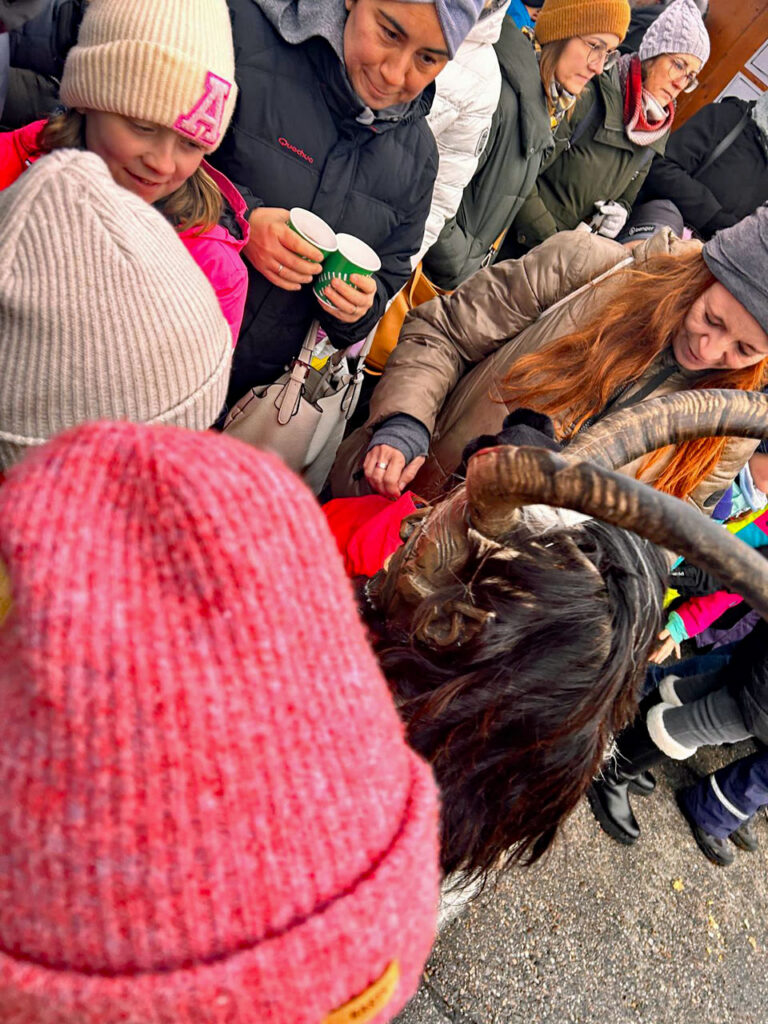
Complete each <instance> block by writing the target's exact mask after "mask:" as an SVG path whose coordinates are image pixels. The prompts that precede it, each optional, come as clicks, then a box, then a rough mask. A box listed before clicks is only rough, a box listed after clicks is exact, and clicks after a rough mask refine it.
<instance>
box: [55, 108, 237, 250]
mask: <svg viewBox="0 0 768 1024" xmlns="http://www.w3.org/2000/svg"><path fill="white" fill-rule="evenodd" d="M85 118H86V115H85V114H80V113H79V112H78V111H77V110H63V111H59V112H58V113H54V114H52V115H51V117H50V118H49V119H48V121H46V123H45V124H44V125H43V127H42V129H41V130H40V134H39V135H38V137H37V144H38V146H39V148H40V151H41V152H42V153H51V152H52V151H53V150H54V149H85V148H86V145H85ZM154 205H155V206H156V207H157V209H158V210H159V211H160V212H161V213H162V214H163V216H164V217H165V218H166V219H167V220H169V221H170V222H171V224H173V226H174V228H175V229H176V230H177V231H178V232H179V233H181V232H182V231H189V230H190V229H192V228H194V229H195V230H196V231H197V233H198V234H203V233H204V232H206V231H210V230H211V228H213V227H215V226H216V225H217V224H218V223H219V218H220V217H221V209H222V201H221V192H220V191H219V187H218V185H217V184H216V182H215V181H214V180H213V178H212V177H211V176H210V174H208V173H207V172H206V171H205V170H204V168H203V167H198V168H197V170H196V171H195V173H194V174H193V175H191V177H189V178H187V180H186V181H185V182H184V184H183V185H180V186H179V187H178V188H177V189H176V191H175V192H172V193H171V194H170V195H169V196H166V197H165V198H164V199H161V200H159V202H157V203H155V204H154Z"/></svg>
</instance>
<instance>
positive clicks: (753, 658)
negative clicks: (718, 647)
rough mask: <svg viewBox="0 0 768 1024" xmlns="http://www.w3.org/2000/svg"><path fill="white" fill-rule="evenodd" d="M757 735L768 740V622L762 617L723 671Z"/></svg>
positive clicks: (753, 731) (760, 738) (764, 740)
mask: <svg viewBox="0 0 768 1024" xmlns="http://www.w3.org/2000/svg"><path fill="white" fill-rule="evenodd" d="M721 675H722V678H723V682H724V683H727V685H728V686H729V688H730V689H731V691H732V693H733V694H734V696H735V698H736V700H737V701H738V703H739V706H740V707H741V711H742V714H743V715H744V721H745V723H746V725H747V727H748V728H749V729H750V731H751V732H752V734H753V735H754V736H757V738H758V739H759V740H761V741H762V742H763V743H768V622H765V621H764V620H763V619H760V621H759V622H758V623H757V625H756V626H755V628H754V629H753V630H752V632H751V633H750V634H749V635H748V636H746V637H745V638H744V639H743V640H742V641H740V643H739V644H738V645H737V646H736V649H735V650H734V652H733V657H732V658H731V660H730V662H729V663H728V664H727V665H726V666H725V668H724V669H722V670H721Z"/></svg>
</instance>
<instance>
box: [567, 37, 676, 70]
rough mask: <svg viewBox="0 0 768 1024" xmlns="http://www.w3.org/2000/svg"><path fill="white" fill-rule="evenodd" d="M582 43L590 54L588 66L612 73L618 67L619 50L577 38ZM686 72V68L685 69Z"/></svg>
mask: <svg viewBox="0 0 768 1024" xmlns="http://www.w3.org/2000/svg"><path fill="white" fill-rule="evenodd" d="M576 38H577V39H580V40H581V41H582V43H584V45H585V46H586V48H587V50H589V53H588V54H587V64H588V65H589V66H590V67H592V66H594V65H597V66H598V67H601V70H602V71H610V70H611V68H612V67H615V66H616V62H617V61H618V59H619V56H620V54H619V51H618V50H609V49H608V47H607V46H606V45H605V43H591V42H590V41H589V39H585V38H584V36H577V37H576ZM683 70H685V68H684V69H683Z"/></svg>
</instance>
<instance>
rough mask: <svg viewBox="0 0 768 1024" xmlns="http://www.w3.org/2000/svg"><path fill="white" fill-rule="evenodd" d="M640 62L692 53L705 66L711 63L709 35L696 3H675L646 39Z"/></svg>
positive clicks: (675, 0) (681, 0)
mask: <svg viewBox="0 0 768 1024" xmlns="http://www.w3.org/2000/svg"><path fill="white" fill-rule="evenodd" d="M637 53H638V56H639V57H640V60H648V59H649V58H651V57H658V56H659V54H662V53H690V54H691V56H693V57H698V58H699V60H700V61H701V63H702V66H703V65H704V64H706V63H707V61H708V60H709V35H708V34H707V30H706V28H705V27H704V21H703V19H702V17H701V13H700V12H699V9H698V7H697V6H696V4H695V3H694V2H693V0H673V2H672V3H671V4H670V5H669V6H668V7H665V8H664V10H663V11H662V12H661V14H660V15H659V16H658V18H657V19H656V20H655V21H654V22H653V24H652V25H651V26H650V28H649V29H648V31H647V32H646V33H645V35H644V36H643V41H642V42H641V43H640V46H639V48H638V51H637Z"/></svg>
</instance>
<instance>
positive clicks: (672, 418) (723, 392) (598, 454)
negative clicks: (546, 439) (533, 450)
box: [563, 388, 768, 469]
mask: <svg viewBox="0 0 768 1024" xmlns="http://www.w3.org/2000/svg"><path fill="white" fill-rule="evenodd" d="M699 437H753V438H755V439H758V440H762V438H764V437H768V395H763V394H760V392H758V391H735V390H734V391H731V390H727V389H722V388H721V389H715V388H713V389H712V390H706V389H699V390H698V391H678V392H676V393H675V394H672V395H664V396H662V397H661V398H651V399H649V400H648V401H646V402H641V403H640V404H639V405H634V406H630V407H629V408H626V409H621V410H619V411H618V412H614V413H610V414H609V415H608V416H606V417H605V418H604V419H602V420H600V422H599V423H596V424H595V425H594V426H593V427H589V428H588V429H587V430H584V431H583V432H582V433H581V434H577V435H576V437H574V438H573V440H572V441H571V442H570V443H569V444H568V445H567V447H566V448H565V449H564V451H563V455H564V456H565V457H566V458H567V459H569V460H571V461H573V460H576V459H578V460H582V459H585V460H587V461H589V462H591V463H593V464H594V465H597V466H603V467H605V468H606V469H620V468H621V467H622V466H628V465H629V463H630V462H634V460H635V459H639V458H640V457H641V456H642V455H648V454H649V453H650V452H654V451H656V449H657V448H665V447H666V446H667V445H670V444H681V443H682V442H683V441H693V440H695V439H696V438H699Z"/></svg>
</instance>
